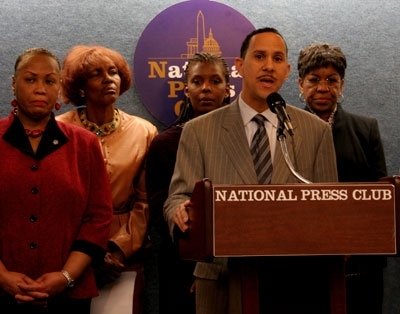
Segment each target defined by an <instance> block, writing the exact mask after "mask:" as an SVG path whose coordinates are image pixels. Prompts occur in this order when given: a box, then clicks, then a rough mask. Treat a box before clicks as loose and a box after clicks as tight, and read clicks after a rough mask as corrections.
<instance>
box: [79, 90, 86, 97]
mask: <svg viewBox="0 0 400 314" xmlns="http://www.w3.org/2000/svg"><path fill="white" fill-rule="evenodd" d="M79 96H81V97H82V98H85V91H84V90H82V89H80V90H79Z"/></svg>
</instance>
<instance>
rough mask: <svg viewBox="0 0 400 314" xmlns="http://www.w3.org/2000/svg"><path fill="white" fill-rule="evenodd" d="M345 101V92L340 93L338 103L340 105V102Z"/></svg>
mask: <svg viewBox="0 0 400 314" xmlns="http://www.w3.org/2000/svg"><path fill="white" fill-rule="evenodd" d="M343 102H344V96H343V94H340V95H339V98H338V100H337V104H338V105H340V104H341V103H343Z"/></svg>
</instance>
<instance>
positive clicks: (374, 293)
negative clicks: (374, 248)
mask: <svg viewBox="0 0 400 314" xmlns="http://www.w3.org/2000/svg"><path fill="white" fill-rule="evenodd" d="M346 65H347V62H346V57H345V55H344V54H343V52H342V50H341V49H340V48H339V47H337V46H333V45H330V44H311V45H309V46H307V47H306V48H304V49H303V50H301V51H300V55H299V58H298V63H297V69H298V72H299V79H298V84H299V89H300V95H299V97H300V100H301V101H302V102H305V104H306V107H305V109H306V110H308V111H310V112H311V113H314V114H316V115H317V116H318V117H320V118H321V119H322V120H324V121H326V122H327V123H329V124H330V126H331V128H332V134H333V139H334V143H335V150H336V161H337V169H338V178H339V181H340V182H374V181H377V180H379V179H380V178H382V177H384V176H386V175H387V172H386V162H385V156H384V151H383V146H382V141H381V138H380V134H379V128H378V122H377V120H376V119H374V118H369V117H364V116H360V115H355V114H352V113H349V112H346V111H345V110H343V108H342V107H341V105H340V104H341V103H342V102H343V100H344V96H343V94H342V91H343V85H344V76H345V70H346ZM385 263H386V260H385V259H384V258H383V257H376V256H370V257H366V256H351V257H349V258H348V259H347V262H346V290H347V304H348V305H347V313H349V314H358V313H363V314H366V313H367V314H368V313H370V314H381V313H382V297H383V267H384V266H385Z"/></svg>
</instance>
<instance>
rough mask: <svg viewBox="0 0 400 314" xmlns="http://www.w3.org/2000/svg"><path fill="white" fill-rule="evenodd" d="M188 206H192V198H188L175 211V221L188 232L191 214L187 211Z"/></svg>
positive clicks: (181, 228) (183, 230) (182, 229)
mask: <svg viewBox="0 0 400 314" xmlns="http://www.w3.org/2000/svg"><path fill="white" fill-rule="evenodd" d="M188 206H190V200H187V201H185V202H183V203H182V204H181V205H179V207H178V208H177V209H176V210H175V213H174V223H175V224H176V225H177V226H178V227H179V229H180V230H181V231H182V232H186V231H187V230H188V229H189V214H188V211H187V207H188Z"/></svg>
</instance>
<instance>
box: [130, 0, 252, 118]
mask: <svg viewBox="0 0 400 314" xmlns="http://www.w3.org/2000/svg"><path fill="white" fill-rule="evenodd" d="M254 29H255V28H254V26H253V25H252V24H251V23H250V22H249V21H248V20H247V19H246V18H245V17H244V16H243V15H241V14H240V13H239V12H237V11H235V10H234V9H232V8H231V7H229V6H227V5H224V4H221V3H217V2H214V1H205V0H197V1H196V0H192V1H186V2H182V3H178V4H176V5H173V6H171V7H169V8H167V9H166V10H164V11H162V12H161V13H160V14H158V15H157V16H156V17H155V18H154V19H153V20H152V21H151V22H150V23H149V24H148V25H147V27H146V29H145V30H144V31H143V33H142V35H141V37H140V38H139V41H138V44H137V46H136V50H135V53H134V60H133V73H134V78H135V85H136V89H137V91H138V93H139V97H140V99H141V100H142V102H143V104H144V106H145V107H146V108H147V109H148V110H149V111H150V113H151V114H152V115H153V116H154V117H155V118H156V119H158V120H159V121H160V122H162V123H163V124H164V125H170V124H171V123H172V122H174V121H175V120H176V118H177V116H178V114H179V107H180V104H181V102H182V101H183V99H184V69H185V67H186V63H187V60H188V59H189V58H190V57H191V56H193V55H194V54H195V53H196V52H209V53H214V54H218V55H220V56H222V57H223V58H224V59H225V61H226V62H227V64H228V66H229V68H230V73H231V78H230V85H231V99H233V98H235V96H237V94H238V93H239V92H240V89H241V78H240V76H239V75H238V73H237V72H236V69H235V66H234V62H235V58H236V57H238V56H239V54H240V46H241V43H242V41H243V39H244V38H245V37H246V35H247V34H248V33H250V32H251V31H253V30H254Z"/></svg>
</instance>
